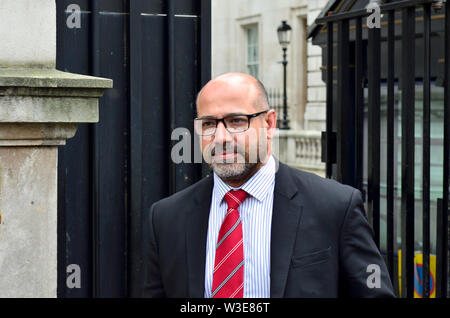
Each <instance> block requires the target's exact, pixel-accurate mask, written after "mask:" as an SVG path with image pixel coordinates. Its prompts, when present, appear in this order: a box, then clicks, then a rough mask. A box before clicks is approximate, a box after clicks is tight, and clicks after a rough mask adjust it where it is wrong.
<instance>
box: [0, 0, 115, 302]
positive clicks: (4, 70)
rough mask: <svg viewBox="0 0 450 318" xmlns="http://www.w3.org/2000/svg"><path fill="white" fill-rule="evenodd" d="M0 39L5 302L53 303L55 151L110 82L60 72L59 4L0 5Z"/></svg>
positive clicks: (0, 277) (0, 242)
mask: <svg viewBox="0 0 450 318" xmlns="http://www.w3.org/2000/svg"><path fill="white" fill-rule="evenodd" d="M0 38H1V39H2V41H0V297H56V287H57V164H58V148H57V147H58V146H60V145H64V144H65V142H66V139H68V138H71V137H73V136H74V135H75V133H76V128H77V124H78V123H95V122H98V99H99V98H100V97H101V95H102V94H103V92H104V90H105V89H107V88H110V87H112V81H111V80H109V79H103V78H96V77H90V76H83V75H77V74H71V73H66V72H60V71H57V70H56V69H55V62H56V5H55V0H39V1H35V0H1V3H0Z"/></svg>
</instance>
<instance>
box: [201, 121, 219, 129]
mask: <svg viewBox="0 0 450 318" xmlns="http://www.w3.org/2000/svg"><path fill="white" fill-rule="evenodd" d="M215 125H216V124H215V122H213V121H204V122H203V124H202V126H203V128H208V127H213V126H215Z"/></svg>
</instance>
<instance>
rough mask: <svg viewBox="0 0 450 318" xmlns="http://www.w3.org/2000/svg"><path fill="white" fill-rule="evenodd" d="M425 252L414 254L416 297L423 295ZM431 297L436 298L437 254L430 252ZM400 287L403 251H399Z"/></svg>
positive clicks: (399, 284)
mask: <svg viewBox="0 0 450 318" xmlns="http://www.w3.org/2000/svg"><path fill="white" fill-rule="evenodd" d="M422 264H423V254H421V253H415V254H414V298H422V297H423V279H422V277H423V268H422ZM429 281H430V288H429V290H430V298H436V255H432V254H430V279H429ZM398 286H399V287H398V288H399V292H400V294H401V286H402V251H401V250H399V251H398Z"/></svg>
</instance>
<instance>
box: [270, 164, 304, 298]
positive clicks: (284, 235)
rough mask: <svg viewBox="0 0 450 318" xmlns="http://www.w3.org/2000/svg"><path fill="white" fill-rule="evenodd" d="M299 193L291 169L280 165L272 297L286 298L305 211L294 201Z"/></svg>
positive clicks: (272, 243) (271, 248) (271, 257)
mask: <svg viewBox="0 0 450 318" xmlns="http://www.w3.org/2000/svg"><path fill="white" fill-rule="evenodd" d="M297 192H298V190H297V186H296V184H295V183H294V182H293V180H292V179H291V176H290V174H289V168H288V167H287V166H285V165H284V164H281V163H280V164H279V169H278V172H277V173H276V176H275V190H274V201H273V214H272V230H271V243H270V245H271V246H270V250H271V253H270V297H273V298H280V297H283V295H284V289H285V286H286V280H287V275H288V271H289V266H290V263H291V258H292V252H293V248H294V243H295V239H296V236H297V229H298V224H299V223H300V219H301V215H302V208H303V207H302V206H301V204H300V203H299V202H298V200H296V199H295V198H294V197H295V195H296V194H297Z"/></svg>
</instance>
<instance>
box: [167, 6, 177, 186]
mask: <svg viewBox="0 0 450 318" xmlns="http://www.w3.org/2000/svg"><path fill="white" fill-rule="evenodd" d="M175 1H176V0H169V1H168V5H169V7H168V12H167V33H168V34H167V38H168V72H167V73H168V79H169V83H168V101H169V131H168V136H171V134H172V131H174V129H175V128H176V108H175ZM169 180H170V181H169V192H170V193H174V192H175V191H176V166H175V164H174V163H173V162H172V160H169Z"/></svg>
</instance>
